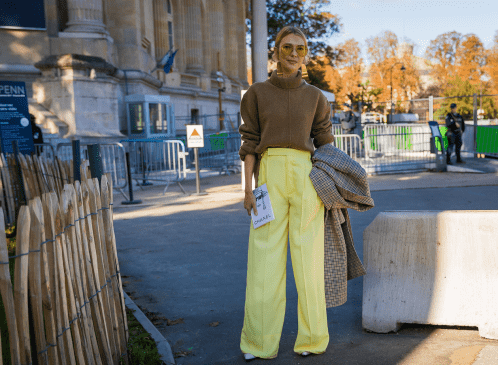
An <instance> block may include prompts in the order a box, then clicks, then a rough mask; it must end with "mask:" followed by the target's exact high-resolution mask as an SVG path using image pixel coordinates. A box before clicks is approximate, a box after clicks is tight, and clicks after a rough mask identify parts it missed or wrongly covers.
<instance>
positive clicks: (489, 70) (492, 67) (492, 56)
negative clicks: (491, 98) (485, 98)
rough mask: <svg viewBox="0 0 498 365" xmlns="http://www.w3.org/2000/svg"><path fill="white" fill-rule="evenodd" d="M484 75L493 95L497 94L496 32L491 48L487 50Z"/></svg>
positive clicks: (497, 33) (497, 47) (497, 54)
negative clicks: (487, 79)
mask: <svg viewBox="0 0 498 365" xmlns="http://www.w3.org/2000/svg"><path fill="white" fill-rule="evenodd" d="M487 61H488V62H487V65H486V74H487V75H488V76H489V78H490V83H491V86H490V89H491V90H492V92H493V94H498V30H497V31H496V33H495V38H494V42H493V46H492V47H491V49H489V50H488V60H487Z"/></svg>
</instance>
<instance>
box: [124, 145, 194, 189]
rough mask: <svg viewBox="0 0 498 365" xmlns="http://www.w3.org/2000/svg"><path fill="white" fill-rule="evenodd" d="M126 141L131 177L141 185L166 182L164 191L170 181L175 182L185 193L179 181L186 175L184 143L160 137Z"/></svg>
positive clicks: (186, 153) (186, 154)
mask: <svg viewBox="0 0 498 365" xmlns="http://www.w3.org/2000/svg"><path fill="white" fill-rule="evenodd" d="M121 142H122V143H126V145H127V150H128V151H129V153H130V170H131V171H130V173H131V176H132V178H133V179H134V180H135V181H137V183H138V182H139V180H142V184H141V185H147V182H148V181H163V182H166V187H165V188H164V192H163V193H166V190H167V189H168V187H169V184H170V183H172V182H175V183H177V184H178V185H179V186H180V189H181V190H182V191H183V193H184V194H186V192H185V189H184V188H183V186H182V185H181V182H182V181H183V180H185V178H186V177H187V171H186V170H187V164H186V157H187V156H188V155H189V153H188V152H185V145H184V144H183V142H182V141H177V140H160V139H127V140H122V141H121Z"/></svg>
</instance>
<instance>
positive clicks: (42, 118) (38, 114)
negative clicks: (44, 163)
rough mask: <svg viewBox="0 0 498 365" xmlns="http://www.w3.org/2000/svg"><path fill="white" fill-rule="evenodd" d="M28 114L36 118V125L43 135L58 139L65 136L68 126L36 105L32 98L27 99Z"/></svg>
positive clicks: (45, 109) (41, 106) (39, 105)
mask: <svg viewBox="0 0 498 365" xmlns="http://www.w3.org/2000/svg"><path fill="white" fill-rule="evenodd" d="M28 105H29V112H30V113H31V114H33V115H34V116H35V118H36V124H37V125H38V126H40V127H41V128H42V133H43V136H44V139H45V135H48V134H55V135H57V136H58V138H62V137H63V136H64V135H65V134H67V130H68V126H67V124H66V123H64V122H63V121H62V120H60V119H59V118H58V117H57V116H56V115H55V114H54V113H52V112H51V111H50V110H48V109H47V108H45V107H44V106H43V105H41V104H39V103H37V101H36V100H35V99H34V98H29V99H28Z"/></svg>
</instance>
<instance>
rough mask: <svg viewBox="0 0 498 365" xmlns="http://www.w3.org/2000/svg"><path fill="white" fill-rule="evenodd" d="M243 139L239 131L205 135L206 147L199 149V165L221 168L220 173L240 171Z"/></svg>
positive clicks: (207, 167)
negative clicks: (240, 152)
mask: <svg viewBox="0 0 498 365" xmlns="http://www.w3.org/2000/svg"><path fill="white" fill-rule="evenodd" d="M240 144H241V139H240V134H239V133H220V134H212V135H209V136H206V137H204V148H201V149H199V167H200V168H201V169H202V168H206V169H211V170H219V172H220V174H221V173H222V172H226V174H227V175H230V171H233V172H240V169H241V168H240V157H239V149H240Z"/></svg>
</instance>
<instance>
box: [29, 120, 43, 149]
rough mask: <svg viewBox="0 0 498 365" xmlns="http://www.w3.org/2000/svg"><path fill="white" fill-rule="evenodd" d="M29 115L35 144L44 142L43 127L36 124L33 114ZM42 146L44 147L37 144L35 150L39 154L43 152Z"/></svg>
mask: <svg viewBox="0 0 498 365" xmlns="http://www.w3.org/2000/svg"><path fill="white" fill-rule="evenodd" d="M29 117H30V119H31V133H32V134H33V143H34V144H35V145H36V144H40V143H43V133H42V130H41V128H40V127H38V126H37V125H36V118H35V116H34V115H33V114H30V115H29ZM42 148H43V147H42V146H39V147H36V146H35V151H36V155H37V156H39V155H40V153H41V152H43V151H42Z"/></svg>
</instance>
